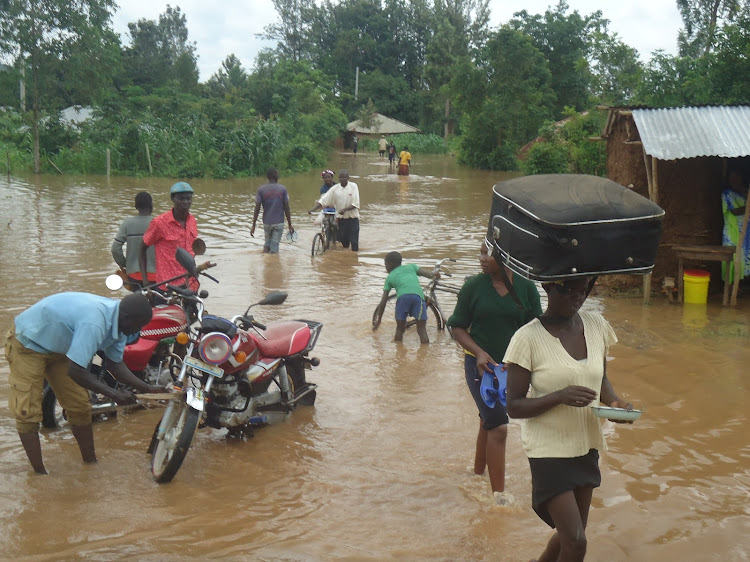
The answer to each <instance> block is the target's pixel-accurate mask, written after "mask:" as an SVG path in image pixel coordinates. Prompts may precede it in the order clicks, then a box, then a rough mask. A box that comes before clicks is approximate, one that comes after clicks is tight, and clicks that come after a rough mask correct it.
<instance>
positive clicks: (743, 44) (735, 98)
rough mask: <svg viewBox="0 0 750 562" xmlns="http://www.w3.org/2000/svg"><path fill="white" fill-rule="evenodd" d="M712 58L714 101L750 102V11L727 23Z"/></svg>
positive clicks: (710, 79) (711, 73)
mask: <svg viewBox="0 0 750 562" xmlns="http://www.w3.org/2000/svg"><path fill="white" fill-rule="evenodd" d="M717 39H718V40H717V43H716V48H715V52H714V53H712V56H710V59H711V60H712V63H711V65H710V75H709V77H708V80H709V82H710V84H711V87H712V103H721V104H747V103H750V13H744V14H742V15H740V16H739V17H738V18H737V21H736V22H735V23H733V24H728V25H725V26H724V27H723V28H722V29H721V30H720V31H719V32H718V37H717Z"/></svg>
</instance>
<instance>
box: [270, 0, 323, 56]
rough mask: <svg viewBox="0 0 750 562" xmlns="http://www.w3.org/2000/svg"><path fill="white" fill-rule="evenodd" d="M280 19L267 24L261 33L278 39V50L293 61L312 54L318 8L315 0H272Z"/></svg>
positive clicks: (272, 38) (278, 52) (280, 54)
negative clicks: (314, 25)
mask: <svg viewBox="0 0 750 562" xmlns="http://www.w3.org/2000/svg"><path fill="white" fill-rule="evenodd" d="M272 2H273V7H274V8H275V9H276V13H277V14H278V15H279V19H280V21H279V22H278V23H273V24H271V25H267V26H266V27H265V29H264V30H263V31H264V32H263V33H262V34H260V36H261V37H263V38H264V39H271V40H274V41H276V42H277V43H276V52H277V54H278V55H279V56H280V57H282V58H289V59H291V60H292V62H298V61H301V60H302V59H309V58H311V56H312V45H311V40H312V33H311V30H312V26H313V23H314V21H315V14H316V12H317V8H316V6H315V2H314V1H313V0H272Z"/></svg>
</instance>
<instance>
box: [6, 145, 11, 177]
mask: <svg viewBox="0 0 750 562" xmlns="http://www.w3.org/2000/svg"><path fill="white" fill-rule="evenodd" d="M5 158H6V160H7V161H8V177H10V150H8V151H6V152H5Z"/></svg>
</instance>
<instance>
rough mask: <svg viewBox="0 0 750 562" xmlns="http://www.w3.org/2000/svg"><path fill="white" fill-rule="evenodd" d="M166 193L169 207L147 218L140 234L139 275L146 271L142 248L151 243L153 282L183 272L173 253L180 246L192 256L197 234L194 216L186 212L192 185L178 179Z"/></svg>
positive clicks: (193, 282) (195, 284) (194, 283)
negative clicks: (154, 274)
mask: <svg viewBox="0 0 750 562" xmlns="http://www.w3.org/2000/svg"><path fill="white" fill-rule="evenodd" d="M169 195H170V197H171V198H172V205H173V207H172V209H171V210H169V211H167V212H166V213H163V214H161V215H159V216H158V217H156V218H155V219H153V220H152V221H151V224H149V226H148V228H147V229H146V232H144V233H143V246H142V247H141V256H140V266H141V272H142V273H143V274H145V271H146V249H147V248H148V247H149V246H153V247H154V250H155V251H156V282H157V283H161V282H163V281H166V280H167V279H172V278H173V277H176V276H177V275H180V274H184V273H185V269H184V268H183V267H182V266H181V265H180V264H179V263H178V262H177V260H176V259H175V252H176V251H177V248H184V249H185V250H187V251H188V252H190V255H193V256H194V255H195V253H194V252H193V242H195V239H196V238H197V237H198V225H197V224H196V222H195V217H194V216H193V215H191V214H190V205H191V204H192V202H193V188H192V187H190V184H189V183H187V182H184V181H180V182H177V183H176V184H174V185H173V186H172V188H171V189H170V190H169ZM198 286H199V284H198V281H197V280H196V279H190V288H191V289H193V290H194V291H197V290H198ZM161 288H162V289H163V288H164V287H161Z"/></svg>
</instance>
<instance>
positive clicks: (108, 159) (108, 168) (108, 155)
mask: <svg viewBox="0 0 750 562" xmlns="http://www.w3.org/2000/svg"><path fill="white" fill-rule="evenodd" d="M109 170H110V154H109V148H108V149H107V177H109Z"/></svg>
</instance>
